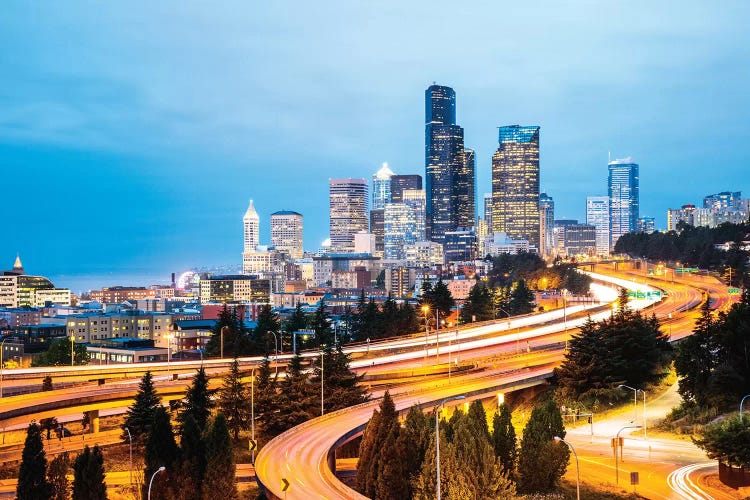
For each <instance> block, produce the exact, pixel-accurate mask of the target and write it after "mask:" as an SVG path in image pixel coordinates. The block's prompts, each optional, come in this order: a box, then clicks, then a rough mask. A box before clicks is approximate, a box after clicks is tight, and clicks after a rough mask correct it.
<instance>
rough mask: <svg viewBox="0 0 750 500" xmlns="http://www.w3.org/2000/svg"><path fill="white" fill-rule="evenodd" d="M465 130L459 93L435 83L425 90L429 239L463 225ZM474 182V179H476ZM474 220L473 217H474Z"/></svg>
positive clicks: (440, 236) (441, 235)
mask: <svg viewBox="0 0 750 500" xmlns="http://www.w3.org/2000/svg"><path fill="white" fill-rule="evenodd" d="M465 172H466V156H465V153H464V129H463V128H461V127H459V126H458V125H456V93H455V92H454V91H453V89H452V88H450V87H443V86H440V85H431V86H430V87H428V88H427V90H426V91H425V174H426V175H425V181H426V195H427V231H428V238H430V239H431V240H433V241H437V242H441V243H442V241H443V240H444V237H445V232H446V231H451V230H454V229H456V228H457V227H458V226H459V213H458V212H459V210H458V204H459V201H458V200H459V197H460V194H459V193H460V187H461V186H462V187H463V188H466V180H465V179H464V178H463V177H465ZM472 183H473V180H472ZM472 219H473V216H472Z"/></svg>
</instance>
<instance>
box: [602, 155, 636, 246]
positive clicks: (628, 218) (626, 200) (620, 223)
mask: <svg viewBox="0 0 750 500" xmlns="http://www.w3.org/2000/svg"><path fill="white" fill-rule="evenodd" d="M608 167H609V178H608V193H607V194H608V195H609V237H610V242H609V247H610V248H611V249H614V248H615V244H616V243H617V240H618V239H619V238H620V236H622V235H623V234H626V233H631V232H634V231H636V230H637V229H638V217H639V216H640V214H639V204H640V201H639V200H640V195H639V189H640V188H639V174H638V164H637V163H635V162H634V161H633V159H632V158H630V157H627V158H623V159H617V160H612V161H610V162H609V165H608Z"/></svg>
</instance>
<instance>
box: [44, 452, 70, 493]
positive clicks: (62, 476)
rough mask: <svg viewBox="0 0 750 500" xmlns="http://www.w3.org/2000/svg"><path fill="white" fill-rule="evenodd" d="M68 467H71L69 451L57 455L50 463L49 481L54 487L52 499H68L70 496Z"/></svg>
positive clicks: (52, 487) (48, 470)
mask: <svg viewBox="0 0 750 500" xmlns="http://www.w3.org/2000/svg"><path fill="white" fill-rule="evenodd" d="M68 469H70V457H69V456H68V452H67V451H64V452H62V453H60V454H59V455H57V456H56V457H55V458H53V459H52V461H51V462H50V463H49V468H48V469H47V481H48V482H49V484H50V488H51V489H52V495H51V496H50V499H51V500H68V497H69V496H70V491H69V489H70V484H69V482H68V476H67V474H68Z"/></svg>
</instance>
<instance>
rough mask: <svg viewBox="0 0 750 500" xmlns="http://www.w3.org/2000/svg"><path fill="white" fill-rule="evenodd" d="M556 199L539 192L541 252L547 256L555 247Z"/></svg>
mask: <svg viewBox="0 0 750 500" xmlns="http://www.w3.org/2000/svg"><path fill="white" fill-rule="evenodd" d="M554 230H555V200H553V199H552V197H551V196H547V193H540V194H539V253H540V254H541V255H542V256H544V257H547V256H549V255H552V253H553V252H554V249H555V241H554Z"/></svg>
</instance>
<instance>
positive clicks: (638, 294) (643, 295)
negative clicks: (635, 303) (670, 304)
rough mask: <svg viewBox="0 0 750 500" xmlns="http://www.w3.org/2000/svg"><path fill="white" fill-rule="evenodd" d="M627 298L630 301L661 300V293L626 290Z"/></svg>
mask: <svg viewBox="0 0 750 500" xmlns="http://www.w3.org/2000/svg"><path fill="white" fill-rule="evenodd" d="M628 298H631V299H638V300H644V299H661V291H660V290H654V291H653V292H644V291H643V290H628Z"/></svg>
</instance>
